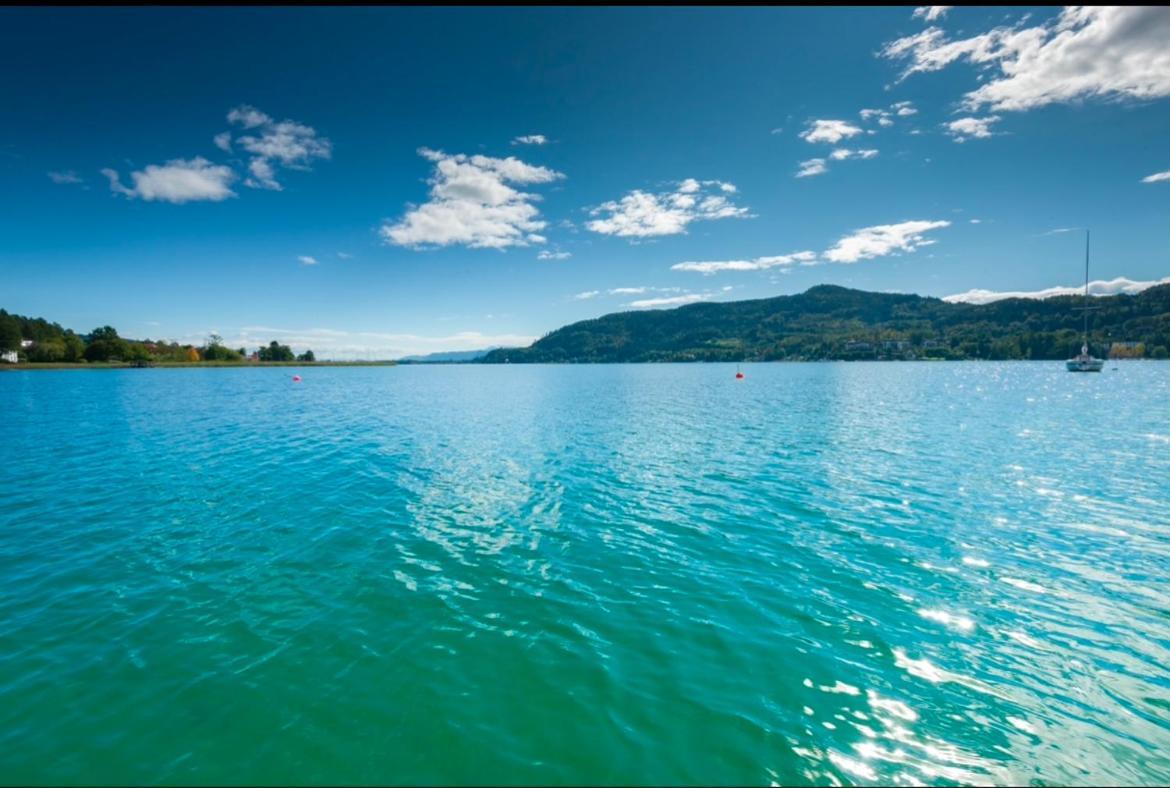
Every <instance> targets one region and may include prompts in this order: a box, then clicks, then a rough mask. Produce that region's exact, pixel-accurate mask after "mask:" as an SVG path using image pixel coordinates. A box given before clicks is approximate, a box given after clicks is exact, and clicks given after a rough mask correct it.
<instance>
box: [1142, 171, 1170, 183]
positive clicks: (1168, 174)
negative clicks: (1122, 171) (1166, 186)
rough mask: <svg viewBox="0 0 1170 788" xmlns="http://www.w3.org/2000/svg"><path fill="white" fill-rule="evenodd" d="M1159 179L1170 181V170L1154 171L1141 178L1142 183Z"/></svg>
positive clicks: (1156, 181) (1158, 180)
mask: <svg viewBox="0 0 1170 788" xmlns="http://www.w3.org/2000/svg"><path fill="white" fill-rule="evenodd" d="M1160 181H1170V170H1166V171H1165V172H1155V173H1154V174H1153V175H1147V176H1146V177H1144V178H1142V183H1158V182H1160Z"/></svg>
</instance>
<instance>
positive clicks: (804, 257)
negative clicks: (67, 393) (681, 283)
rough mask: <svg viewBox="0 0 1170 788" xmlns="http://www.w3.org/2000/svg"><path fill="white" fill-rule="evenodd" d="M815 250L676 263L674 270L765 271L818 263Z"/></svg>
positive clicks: (705, 271) (705, 273)
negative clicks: (749, 257)
mask: <svg viewBox="0 0 1170 788" xmlns="http://www.w3.org/2000/svg"><path fill="white" fill-rule="evenodd" d="M816 260H817V255H816V253H815V252H809V251H804V252H793V253H792V254H782V255H776V256H774V257H756V258H753V259H751V260H711V261H704V262H686V263H675V264H674V265H672V266H671V267H670V268H671V270H672V271H695V272H697V273H700V274H703V275H705V276H710V275H711V274H714V273H718V272H720V271H763V270H765V269H767V268H775V267H777V266H782V267H788V266H793V265H813V264H814V263H816Z"/></svg>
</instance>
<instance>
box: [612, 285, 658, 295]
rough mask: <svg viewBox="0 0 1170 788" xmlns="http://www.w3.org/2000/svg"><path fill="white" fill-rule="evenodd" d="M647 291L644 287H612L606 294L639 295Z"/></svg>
mask: <svg viewBox="0 0 1170 788" xmlns="http://www.w3.org/2000/svg"><path fill="white" fill-rule="evenodd" d="M648 289H649V288H646V287H614V288H612V289H610V290H609V291H608V292H609V294H610V295H641V294H642V293H645V292H646V291H647V290H648Z"/></svg>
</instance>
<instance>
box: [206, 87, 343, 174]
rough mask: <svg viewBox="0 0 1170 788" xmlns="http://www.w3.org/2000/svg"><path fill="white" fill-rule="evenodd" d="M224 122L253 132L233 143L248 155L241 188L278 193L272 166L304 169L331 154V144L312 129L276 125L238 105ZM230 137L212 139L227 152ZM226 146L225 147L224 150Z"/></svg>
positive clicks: (291, 124)
mask: <svg viewBox="0 0 1170 788" xmlns="http://www.w3.org/2000/svg"><path fill="white" fill-rule="evenodd" d="M227 120H228V123H235V124H238V125H240V126H243V127H244V129H245V130H249V131H250V130H253V129H254V130H256V133H255V134H244V135H242V136H240V137H237V138H236V144H237V145H239V146H240V147H241V148H243V149H244V150H245V151H247V152H248V153H251V154H252V160H251V161H250V162H249V164H248V171H249V172H250V173H251V177H250V178H248V179H246V180H245V181H244V185H245V186H248V187H251V188H253V189H272V190H274V191H280V190H281V188H282V187H281V185H280V183H279V182H278V181H277V180H276V175H275V171H274V166H273V165H274V164H279V165H280V166H281V167H284V168H286V169H292V170H307V169H309V164H310V163H311V162H313V161H314V160H316V159H328V158H330V157H331V156H332V155H333V143H331V142H330V141H329V140H328V139H326V138H325V137H321V136H318V135H317V131H316V129H314V128H312V127H311V126H306V125H304V124H303V123H298V122H296V121H293V120H282V121H280V122H279V123H278V122H276V121H275V120H273V119H272V117H271V116H269V115H268V114H266V113H264V112H261V111H260V110H258V109H256V108H255V107H250V106H248V105H247V104H241V105H240V106H238V107H236V108H235V109H233V110H231V111H230V112H228V115H227ZM230 140H231V135H230V133H229V132H224V133H222V134H219V135H217V136H216V137H215V144H216V145H217V146H219V147H220V148H223V149H224V150H230V145H231V143H230ZM225 146H226V147H225Z"/></svg>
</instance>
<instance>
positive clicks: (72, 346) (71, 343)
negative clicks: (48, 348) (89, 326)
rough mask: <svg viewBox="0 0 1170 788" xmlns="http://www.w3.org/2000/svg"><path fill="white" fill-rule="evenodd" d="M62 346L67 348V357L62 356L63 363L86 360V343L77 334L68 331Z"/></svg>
mask: <svg viewBox="0 0 1170 788" xmlns="http://www.w3.org/2000/svg"><path fill="white" fill-rule="evenodd" d="M62 344H63V345H64V346H65V355H64V356H62V359H61V360H62V361H73V362H77V361H82V360H83V359H84V358H85V342H83V341H82V339H81V337H79V336H77V334H74V333H73V332H72V331H66V332H65V337H64V339H62Z"/></svg>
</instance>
